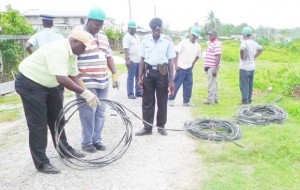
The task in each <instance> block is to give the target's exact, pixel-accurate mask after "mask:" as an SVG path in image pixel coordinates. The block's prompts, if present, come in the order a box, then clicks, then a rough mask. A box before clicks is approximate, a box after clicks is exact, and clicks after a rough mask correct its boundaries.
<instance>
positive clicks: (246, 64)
mask: <svg viewBox="0 0 300 190" xmlns="http://www.w3.org/2000/svg"><path fill="white" fill-rule="evenodd" d="M240 49H241V50H244V54H245V55H246V60H245V61H243V60H242V59H240V69H244V70H247V71H252V70H254V69H255V60H254V59H255V58H254V57H255V54H256V52H258V51H259V50H261V49H262V47H261V46H260V45H259V44H258V43H257V42H255V41H254V40H252V39H247V40H244V41H242V42H241V46H240Z"/></svg>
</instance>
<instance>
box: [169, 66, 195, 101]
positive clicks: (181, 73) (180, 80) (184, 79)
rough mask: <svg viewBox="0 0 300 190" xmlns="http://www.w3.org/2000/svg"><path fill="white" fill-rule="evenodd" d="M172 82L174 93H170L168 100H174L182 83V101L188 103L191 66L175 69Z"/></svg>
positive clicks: (189, 98)
mask: <svg viewBox="0 0 300 190" xmlns="http://www.w3.org/2000/svg"><path fill="white" fill-rule="evenodd" d="M174 83H175V85H174V95H172V94H170V95H169V100H174V99H175V98H176V94H177V92H178V90H179V88H180V87H181V85H182V84H183V103H189V102H190V100H191V96H192V89H193V68H192V67H190V68H188V69H181V68H179V70H177V71H176V74H175V78H174Z"/></svg>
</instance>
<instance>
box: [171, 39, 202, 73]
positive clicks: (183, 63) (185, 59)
mask: <svg viewBox="0 0 300 190" xmlns="http://www.w3.org/2000/svg"><path fill="white" fill-rule="evenodd" d="M176 52H178V59H177V65H178V66H179V67H180V68H182V69H188V68H190V67H192V66H193V61H194V60H195V58H196V57H201V48H200V44H199V43H197V42H195V43H192V42H191V41H190V40H189V39H184V40H182V41H181V42H180V43H179V45H178V46H177V48H176Z"/></svg>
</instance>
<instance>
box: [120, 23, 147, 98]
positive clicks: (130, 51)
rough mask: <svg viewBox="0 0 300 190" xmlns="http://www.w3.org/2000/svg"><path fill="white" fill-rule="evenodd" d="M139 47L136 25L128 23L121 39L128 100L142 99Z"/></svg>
mask: <svg viewBox="0 0 300 190" xmlns="http://www.w3.org/2000/svg"><path fill="white" fill-rule="evenodd" d="M139 46H140V40H139V38H138V36H137V35H136V23H135V22H134V21H129V22H128V32H127V33H126V34H125V36H124V38H123V49H124V50H125V61H126V67H127V71H128V77H127V95H128V98H129V99H135V98H136V97H142V89H141V88H140V87H139V85H138V80H139V64H140V56H139ZM134 92H135V94H134Z"/></svg>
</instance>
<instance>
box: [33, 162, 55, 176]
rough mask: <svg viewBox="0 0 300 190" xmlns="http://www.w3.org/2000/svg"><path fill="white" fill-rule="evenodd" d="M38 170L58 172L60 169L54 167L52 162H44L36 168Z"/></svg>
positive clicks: (51, 172) (45, 172)
mask: <svg viewBox="0 0 300 190" xmlns="http://www.w3.org/2000/svg"><path fill="white" fill-rule="evenodd" d="M38 171H39V172H41V173H44V174H58V173H60V171H59V170H58V169H56V167H54V166H53V165H52V164H50V163H45V164H43V165H42V166H41V167H39V168H38Z"/></svg>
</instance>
